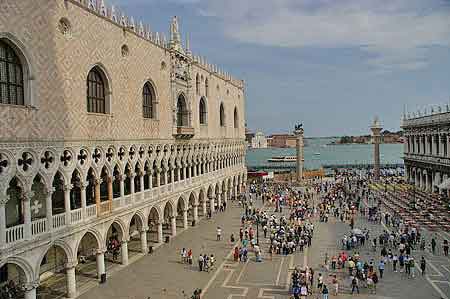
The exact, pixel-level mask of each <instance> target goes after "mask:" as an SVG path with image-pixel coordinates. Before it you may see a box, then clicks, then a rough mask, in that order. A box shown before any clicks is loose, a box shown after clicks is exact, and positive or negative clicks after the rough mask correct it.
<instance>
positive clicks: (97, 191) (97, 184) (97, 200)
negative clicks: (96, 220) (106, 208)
mask: <svg viewBox="0 0 450 299" xmlns="http://www.w3.org/2000/svg"><path fill="white" fill-rule="evenodd" d="M100 182H101V181H100V180H99V179H96V180H95V191H94V194H95V204H96V205H97V215H100V212H102V211H101V209H100Z"/></svg>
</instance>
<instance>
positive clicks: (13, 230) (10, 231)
mask: <svg viewBox="0 0 450 299" xmlns="http://www.w3.org/2000/svg"><path fill="white" fill-rule="evenodd" d="M24 227H25V225H23V224H21V225H16V226H13V227H10V228H7V229H6V243H14V242H17V241H20V240H22V239H23V236H24V234H23V231H24Z"/></svg>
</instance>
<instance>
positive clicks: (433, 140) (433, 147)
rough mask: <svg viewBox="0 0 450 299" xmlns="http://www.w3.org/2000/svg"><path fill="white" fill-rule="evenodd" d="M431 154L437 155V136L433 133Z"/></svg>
mask: <svg viewBox="0 0 450 299" xmlns="http://www.w3.org/2000/svg"><path fill="white" fill-rule="evenodd" d="M431 155H433V156H434V155H436V136H435V135H434V134H433V135H431Z"/></svg>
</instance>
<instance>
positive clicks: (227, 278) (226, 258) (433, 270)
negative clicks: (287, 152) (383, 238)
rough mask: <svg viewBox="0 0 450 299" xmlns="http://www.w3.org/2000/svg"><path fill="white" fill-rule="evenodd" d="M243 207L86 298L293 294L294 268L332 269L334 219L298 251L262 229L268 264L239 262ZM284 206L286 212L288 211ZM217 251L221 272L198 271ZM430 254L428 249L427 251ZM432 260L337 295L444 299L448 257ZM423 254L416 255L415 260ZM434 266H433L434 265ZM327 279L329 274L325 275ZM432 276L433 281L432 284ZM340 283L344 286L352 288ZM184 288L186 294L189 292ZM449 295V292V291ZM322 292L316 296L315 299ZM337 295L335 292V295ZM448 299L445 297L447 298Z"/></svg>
mask: <svg viewBox="0 0 450 299" xmlns="http://www.w3.org/2000/svg"><path fill="white" fill-rule="evenodd" d="M241 212H242V209H241V208H239V207H237V206H236V204H235V203H232V204H230V205H229V208H228V209H227V211H226V212H225V213H218V214H217V215H215V216H214V217H213V219H212V220H202V222H201V223H200V224H199V225H198V226H196V227H195V228H190V229H188V230H186V231H183V232H182V233H180V234H179V235H178V236H177V237H176V238H174V239H172V240H171V242H170V243H169V244H164V245H162V246H161V247H160V248H158V249H157V250H156V251H155V252H154V254H152V255H147V256H145V257H143V258H140V259H137V260H136V261H134V262H133V264H131V265H129V266H127V267H125V268H122V269H120V271H117V272H115V273H114V274H113V275H112V277H109V279H108V281H107V283H106V284H104V285H99V286H97V287H95V288H93V289H91V290H89V291H88V292H86V293H84V294H83V295H81V296H80V297H79V298H81V299H91V298H96V299H147V298H151V299H159V298H161V299H162V298H187V297H188V295H191V294H192V291H193V290H194V289H195V288H201V289H203V290H204V293H203V296H202V298H204V299H216V298H217V299H221V298H224V299H232V298H249V299H250V298H251V299H253V298H262V299H281V298H289V291H288V290H289V285H290V271H291V269H292V268H293V267H294V266H301V267H302V266H304V265H308V266H312V267H313V268H314V269H315V272H316V274H315V277H317V273H319V272H322V273H324V274H325V275H327V270H326V269H325V268H324V267H323V266H322V265H321V264H322V263H323V260H324V256H325V253H328V256H329V257H331V256H332V254H334V253H337V252H339V251H340V243H339V240H340V238H341V237H342V236H343V235H344V234H345V233H348V232H349V226H348V224H346V223H341V222H339V221H335V220H334V219H331V220H330V221H329V222H328V223H319V222H315V225H316V228H315V233H314V238H313V244H312V247H310V248H309V250H307V251H305V252H303V253H301V252H297V253H296V254H295V255H290V256H279V255H273V257H272V259H271V258H270V256H268V254H267V253H266V252H267V248H268V243H267V240H266V239H264V238H263V237H262V232H260V243H261V244H262V249H263V252H265V253H264V255H263V262H261V263H257V262H255V258H254V255H253V254H252V253H249V257H250V259H249V260H248V261H247V262H246V263H239V262H237V263H235V262H234V261H233V260H232V251H233V248H234V244H231V243H230V241H229V236H230V234H231V233H232V232H233V233H234V234H235V235H236V236H237V237H238V231H239V227H240V216H241ZM287 212H288V211H287V209H284V213H287ZM217 226H221V227H222V230H223V234H222V237H223V240H222V241H220V242H217V241H216V228H217ZM356 226H358V227H361V228H363V227H368V228H369V229H370V230H371V233H372V236H374V235H375V234H378V233H380V232H381V231H382V230H383V229H384V228H383V227H382V226H380V225H376V224H372V223H368V222H367V221H365V220H364V219H358V221H357V222H356ZM183 247H186V248H192V250H193V252H194V265H192V266H191V265H186V264H182V263H180V250H181V248H183ZM200 252H201V253H207V254H211V253H213V254H214V255H215V256H216V258H217V261H216V267H217V270H216V269H214V270H213V271H211V272H209V273H206V272H199V271H198V266H197V264H196V261H197V257H198V255H199V253H200ZM360 254H361V255H362V257H363V258H367V257H371V256H373V254H374V253H373V252H372V251H371V250H370V247H369V246H367V248H364V249H362V250H360ZM425 254H429V253H425ZM427 257H428V258H429V262H430V263H429V265H430V266H429V267H428V269H429V276H426V277H421V275H420V273H417V277H416V278H415V279H409V278H406V277H405V276H404V275H402V274H400V273H393V272H392V271H391V269H390V266H389V265H388V266H387V267H386V268H387V270H386V271H385V277H384V278H383V279H382V280H381V281H380V283H379V285H378V290H377V294H376V295H369V294H367V290H365V289H361V294H360V295H356V294H355V295H353V296H352V295H350V294H348V293H347V294H342V295H339V296H338V297H335V298H344V299H346V298H355V297H356V298H374V299H384V298H398V299H403V298H404V299H428V298H430V299H433V298H436V299H439V298H440V295H441V294H439V292H438V291H436V289H435V288H434V287H433V283H434V284H436V285H439V287H440V288H441V290H442V292H443V293H444V294H446V292H448V291H449V290H448V289H445V286H448V281H449V276H450V271H449V269H448V264H449V263H448V259H446V258H444V257H442V256H440V257H430V256H429V255H427ZM418 258H420V257H419V256H418V257H416V260H417V259H418ZM431 265H432V266H431ZM326 277H328V276H326ZM430 280H431V281H432V282H431V283H430ZM346 283H347V284H348V283H349V282H348V281H343V282H341V283H340V284H341V288H342V289H346V290H344V291H347V292H348V287H345V286H344V284H346ZM183 291H184V293H185V294H188V295H184V294H183ZM447 294H448V293H447ZM316 296H317V294H314V296H313V297H309V298H316ZM330 297H334V296H330ZM444 298H445V297H444Z"/></svg>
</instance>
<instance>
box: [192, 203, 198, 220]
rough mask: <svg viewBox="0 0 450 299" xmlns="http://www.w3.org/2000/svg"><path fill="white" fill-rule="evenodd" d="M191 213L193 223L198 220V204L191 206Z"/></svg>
mask: <svg viewBox="0 0 450 299" xmlns="http://www.w3.org/2000/svg"><path fill="white" fill-rule="evenodd" d="M192 214H193V217H194V221H195V223H197V221H198V205H194V206H192Z"/></svg>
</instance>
